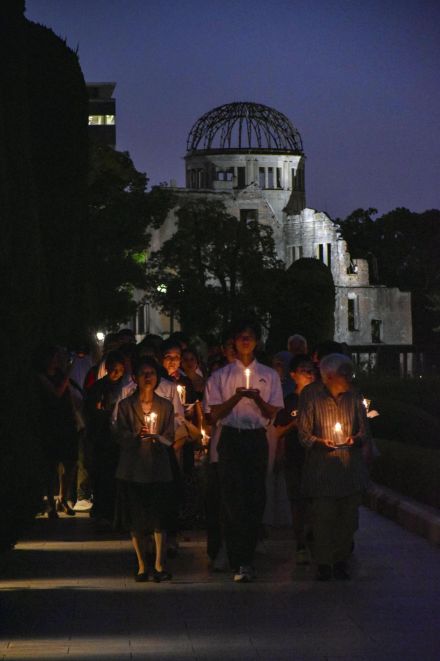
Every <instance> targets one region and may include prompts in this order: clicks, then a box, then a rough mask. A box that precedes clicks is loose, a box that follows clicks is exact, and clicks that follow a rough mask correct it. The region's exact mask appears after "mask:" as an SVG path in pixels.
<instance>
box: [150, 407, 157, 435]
mask: <svg viewBox="0 0 440 661" xmlns="http://www.w3.org/2000/svg"><path fill="white" fill-rule="evenodd" d="M156 429H157V413H155V412H154V411H151V413H150V434H155V433H156Z"/></svg>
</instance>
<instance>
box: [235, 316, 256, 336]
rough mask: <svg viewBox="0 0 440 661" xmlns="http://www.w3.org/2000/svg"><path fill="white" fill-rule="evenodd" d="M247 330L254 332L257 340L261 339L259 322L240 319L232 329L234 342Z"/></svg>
mask: <svg viewBox="0 0 440 661" xmlns="http://www.w3.org/2000/svg"><path fill="white" fill-rule="evenodd" d="M247 328H248V329H249V330H251V331H252V332H253V334H254V335H255V339H256V340H260V339H261V326H260V324H259V323H258V321H256V320H255V319H240V320H238V321H236V322H235V323H234V324H233V326H232V329H231V335H232V337H233V338H234V340H235V338H236V337H237V336H238V335H240V333H242V332H243V331H245V330H246V329H247Z"/></svg>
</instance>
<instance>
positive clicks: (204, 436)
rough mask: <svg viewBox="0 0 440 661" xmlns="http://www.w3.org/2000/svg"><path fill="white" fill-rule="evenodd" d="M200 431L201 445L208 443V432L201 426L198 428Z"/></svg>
mask: <svg viewBox="0 0 440 661" xmlns="http://www.w3.org/2000/svg"><path fill="white" fill-rule="evenodd" d="M200 432H201V434H202V445H208V441H209V436H208V434H207V433H206V432H205V430H204V429H203V428H202V429H201V430H200Z"/></svg>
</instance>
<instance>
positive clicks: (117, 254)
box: [83, 145, 172, 329]
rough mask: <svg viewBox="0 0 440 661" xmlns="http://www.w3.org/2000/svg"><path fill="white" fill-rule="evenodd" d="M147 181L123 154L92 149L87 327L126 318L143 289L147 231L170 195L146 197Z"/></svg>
mask: <svg viewBox="0 0 440 661" xmlns="http://www.w3.org/2000/svg"><path fill="white" fill-rule="evenodd" d="M147 182H148V180H147V177H146V175H145V174H144V173H141V172H138V171H137V170H136V169H135V167H134V165H133V162H132V161H131V159H130V157H129V155H128V153H126V152H118V151H116V150H113V149H111V148H110V147H106V146H103V145H99V146H98V145H96V146H91V151H90V169H89V181H88V195H87V202H88V225H87V232H86V235H85V237H84V256H83V259H84V268H83V272H84V274H85V276H86V277H85V279H84V297H85V300H86V315H85V316H86V320H87V326H88V327H89V328H93V329H97V328H98V327H101V328H107V329H109V328H113V327H115V326H116V325H117V324H119V323H122V322H124V321H126V320H127V319H129V318H130V317H131V316H132V314H133V312H134V310H135V309H136V302H135V300H134V298H133V292H134V289H135V288H138V289H144V288H145V286H146V276H145V256H146V250H147V249H148V246H149V241H150V234H149V231H148V230H149V229H150V228H151V227H158V226H160V224H161V223H162V222H163V220H164V219H165V217H166V214H167V212H168V210H169V208H170V206H171V204H172V196H171V194H170V192H169V191H166V190H163V189H154V190H153V191H151V192H150V193H147V192H146V186H147Z"/></svg>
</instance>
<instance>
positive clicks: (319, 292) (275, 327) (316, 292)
mask: <svg viewBox="0 0 440 661" xmlns="http://www.w3.org/2000/svg"><path fill="white" fill-rule="evenodd" d="M277 279H278V282H277V286H276V291H274V292H273V298H272V303H273V307H272V310H271V318H272V322H271V327H270V333H269V339H268V346H269V348H270V349H271V350H273V351H276V350H279V349H280V348H283V347H285V346H286V341H287V338H288V337H289V336H290V335H292V334H293V333H300V334H301V335H304V337H306V338H307V340H308V343H309V346H310V347H313V346H316V345H317V344H318V343H320V342H324V341H326V340H329V339H332V338H333V335H334V312H335V287H334V283H333V278H332V274H331V272H330V269H329V268H327V266H325V265H324V264H323V263H322V262H321V261H319V260H317V259H311V258H304V259H299V260H297V261H295V262H293V264H292V266H291V267H290V268H288V269H287V271H281V272H279V273H278V274H277Z"/></svg>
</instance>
